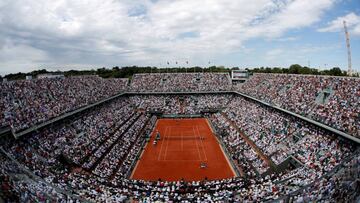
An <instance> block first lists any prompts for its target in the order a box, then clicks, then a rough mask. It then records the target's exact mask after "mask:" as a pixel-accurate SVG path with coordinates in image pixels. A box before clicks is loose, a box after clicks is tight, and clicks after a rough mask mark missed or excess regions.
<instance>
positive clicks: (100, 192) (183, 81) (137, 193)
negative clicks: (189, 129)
mask: <svg viewBox="0 0 360 203" xmlns="http://www.w3.org/2000/svg"><path fill="white" fill-rule="evenodd" d="M171 76H173V77H171ZM197 78H199V80H197ZM164 79H165V80H164ZM229 81H230V80H229V76H228V75H227V74H211V73H201V74H196V73H191V74H190V73H187V74H180V73H176V74H157V73H156V74H136V75H134V78H133V80H132V81H131V84H130V91H133V92H134V91H135V92H149V91H150V92H170V91H175V92H176V91H180V92H183V93H184V94H150V95H147V94H129V95H126V94H124V95H120V96H119V97H118V98H115V99H113V100H111V101H108V102H104V103H101V104H99V105H97V106H94V107H92V108H91V109H88V110H85V111H83V112H80V113H79V114H76V115H74V116H71V117H69V118H66V119H64V120H62V121H61V122H57V123H54V124H53V125H51V126H48V127H44V128H41V129H38V130H37V131H34V132H31V133H30V134H28V135H24V136H22V137H19V138H18V139H14V138H12V137H5V136H4V137H2V140H1V145H0V161H1V163H2V164H1V165H0V186H1V192H0V196H1V197H2V198H3V199H4V200H5V202H36V201H40V202H44V201H46V200H48V201H52V202H83V201H90V202H123V201H128V200H134V201H142V202H154V201H162V202H169V201H174V202H180V201H189V202H213V201H220V202H223V201H229V202H263V201H271V200H278V201H283V202H309V201H330V202H336V201H338V200H339V201H344V202H352V201H356V198H358V196H359V188H360V184H359V175H358V174H360V173H359V171H360V156H359V154H360V153H359V147H358V143H355V142H353V141H351V140H346V139H344V138H340V137H339V136H337V135H336V134H334V133H332V132H330V131H327V130H324V129H322V128H320V127H318V126H315V125H313V124H311V123H308V122H306V121H304V120H302V119H300V118H297V117H294V116H291V115H289V114H287V113H285V112H282V111H279V110H277V109H273V108H271V107H269V106H266V105H263V104H261V103H259V102H256V101H254V100H251V99H248V98H245V97H243V96H241V95H238V94H236V93H215V92H217V91H221V90H229V88H230V86H229ZM304 81H305V82H304ZM319 81H321V82H319ZM306 82H308V83H309V84H310V83H311V84H314V85H313V86H312V87H314V89H311V86H310V85H307V86H306V85H305V83H306ZM127 83H128V81H127V80H123V79H119V80H117V79H110V80H108V79H106V80H105V79H101V78H98V77H94V76H91V77H74V78H66V79H54V80H47V79H44V80H33V81H17V82H9V84H6V83H3V84H1V86H2V87H4V89H1V91H2V95H5V96H6V97H4V99H2V100H1V102H0V104H1V105H0V107H1V109H2V112H4V113H2V117H1V118H2V120H1V123H2V124H3V125H4V124H5V123H9V124H11V126H12V127H13V128H15V129H16V130H22V129H25V128H27V127H29V126H32V125H35V124H37V123H39V122H43V121H45V120H48V119H50V118H52V117H56V116H59V115H60V114H62V113H64V112H69V111H72V110H75V109H77V108H79V107H81V106H85V105H88V104H91V103H93V102H95V101H98V100H101V99H103V98H107V97H110V96H112V95H114V94H116V93H118V92H120V91H125V89H126V86H127ZM329 84H331V85H329ZM353 85H354V86H353ZM295 86H296V87H295ZM45 87H46V88H45ZM240 88H241V89H240V91H241V92H244V93H246V94H248V95H251V96H254V97H256V98H259V99H262V100H265V101H267V102H272V103H274V104H277V105H280V106H282V107H284V108H287V109H289V110H293V111H294V112H296V113H300V114H305V115H309V116H310V115H311V118H313V119H317V120H321V118H322V119H325V120H326V121H329V122H325V121H324V122H323V123H325V124H329V125H333V123H332V122H330V120H329V119H326V118H325V117H327V116H331V115H332V114H331V113H329V114H326V115H325V114H322V113H321V111H320V110H319V109H320V108H325V109H326V108H335V107H334V106H337V107H336V108H340V107H341V106H345V107H347V108H344V109H343V110H341V111H339V114H341V115H338V114H337V116H339V118H341V119H340V120H339V122H338V123H336V127H337V128H339V129H342V130H344V131H346V132H349V133H350V132H356V130H358V127H359V126H356V124H357V123H358V122H359V120H356V118H354V117H352V116H350V114H352V113H359V105H357V106H356V105H354V104H356V102H357V104H359V103H358V102H359V100H358V98H355V96H356V95H357V94H358V92H359V84H358V80H357V79H347V78H332V77H330V78H327V77H318V76H287V75H271V74H270V75H265V74H264V75H263V74H255V75H254V76H253V77H251V78H250V79H249V80H248V81H247V82H246V83H244V84H243V85H242V86H241V87H240ZM284 88H285V89H284ZM346 88H349V89H346ZM196 91H205V92H206V91H209V92H211V93H207V94H190V92H196ZM187 92H189V94H187ZM352 93H354V95H353V94H352ZM310 95H312V96H310ZM316 95H317V96H316ZM299 98H301V99H299ZM294 101H299V102H294ZM291 102H293V103H292V104H290V103H291ZM306 105H309V106H310V107H309V108H310V110H309V109H308V108H307V107H306ZM338 105H340V106H338ZM20 107H21V108H20ZM3 109H4V111H3ZM207 109H215V111H214V112H211V113H209V112H208V111H207ZM154 110H157V111H160V112H163V113H164V114H175V115H176V114H202V115H203V116H205V117H207V118H208V120H209V121H210V123H211V124H212V126H213V127H214V131H215V132H216V135H217V137H218V139H220V140H221V142H222V143H224V146H225V147H226V151H227V152H228V153H229V154H228V157H230V158H231V160H232V161H234V165H235V166H236V167H237V168H238V169H239V170H240V171H241V174H242V175H241V176H239V177H234V178H230V179H222V180H202V181H184V180H178V181H174V182H168V181H163V180H158V181H143V180H133V179H130V178H129V174H130V173H131V171H132V170H133V168H134V165H135V163H136V161H137V160H138V158H139V154H140V153H141V151H142V149H143V147H144V143H145V142H146V138H148V137H149V135H150V133H151V132H152V130H153V128H154V126H155V123H156V121H157V118H158V117H157V116H155V115H153V114H152V113H151V112H152V111H154ZM204 112H206V113H204ZM319 115H322V116H323V117H321V116H319ZM324 115H325V117H324ZM346 115H347V116H346ZM25 118H26V119H25ZM353 119H354V120H353ZM357 119H358V118H357ZM321 121H323V120H321ZM346 122H348V123H350V124H348V125H346ZM353 130H355V131H353ZM353 135H354V134H353ZM356 135H358V134H356Z"/></svg>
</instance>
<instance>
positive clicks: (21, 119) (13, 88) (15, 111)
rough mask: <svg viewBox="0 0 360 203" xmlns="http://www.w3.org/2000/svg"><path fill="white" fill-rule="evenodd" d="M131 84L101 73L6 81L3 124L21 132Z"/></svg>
mask: <svg viewBox="0 0 360 203" xmlns="http://www.w3.org/2000/svg"><path fill="white" fill-rule="evenodd" d="M127 84H128V80H127V79H102V78H100V77H97V76H81V77H70V78H65V79H62V78H56V79H55V78H54V79H36V80H22V81H9V82H3V83H0V90H1V99H0V109H1V112H3V113H2V114H0V126H6V125H10V126H11V127H12V129H13V130H14V131H21V130H24V129H26V128H29V127H31V126H33V125H36V124H39V123H43V122H45V121H47V120H49V119H51V118H54V117H57V116H59V115H61V114H64V113H66V112H69V111H73V110H75V109H77V108H79V107H82V106H86V105H88V104H91V103H94V102H96V101H99V100H101V99H104V98H107V97H109V96H112V95H114V94H116V93H119V92H120V91H124V90H125V89H126V87H127Z"/></svg>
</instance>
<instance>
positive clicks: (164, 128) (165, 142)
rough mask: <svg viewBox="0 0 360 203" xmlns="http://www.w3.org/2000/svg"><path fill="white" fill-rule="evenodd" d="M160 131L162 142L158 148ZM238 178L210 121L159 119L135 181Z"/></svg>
mask: <svg viewBox="0 0 360 203" xmlns="http://www.w3.org/2000/svg"><path fill="white" fill-rule="evenodd" d="M157 130H158V131H159V132H160V136H161V139H160V140H159V141H158V142H157V144H156V145H154V144H153V141H154V139H155V136H156V131H157ZM202 164H203V165H206V167H200V166H201V165H202ZM234 176H235V172H234V170H233V169H232V167H231V165H230V163H229V162H228V160H227V158H226V156H225V154H224V153H223V151H222V149H221V147H220V145H219V143H218V141H217V139H216V137H215V135H214V134H213V133H212V131H211V129H210V127H209V125H208V123H207V120H206V119H204V118H196V119H159V120H158V122H157V124H156V127H155V129H154V131H153V133H152V136H151V140H150V142H148V143H147V145H146V147H145V150H144V152H143V153H142V155H141V157H140V160H139V161H138V163H137V165H136V167H135V169H134V171H133V173H132V176H131V178H132V179H138V180H140V179H141V180H152V181H154V180H158V179H161V180H166V181H177V180H181V179H184V180H186V181H193V180H204V179H205V178H207V179H208V180H217V179H224V178H232V177H234Z"/></svg>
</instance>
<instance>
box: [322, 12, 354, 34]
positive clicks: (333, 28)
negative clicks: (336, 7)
mask: <svg viewBox="0 0 360 203" xmlns="http://www.w3.org/2000/svg"><path fill="white" fill-rule="evenodd" d="M343 21H346V25H347V27H348V29H349V32H350V34H353V35H360V16H359V15H357V14H355V13H353V12H351V13H349V14H347V15H345V16H341V17H338V18H336V19H335V20H333V21H331V22H329V23H328V25H327V26H326V27H324V28H320V29H318V31H319V32H340V31H343V29H344V24H343Z"/></svg>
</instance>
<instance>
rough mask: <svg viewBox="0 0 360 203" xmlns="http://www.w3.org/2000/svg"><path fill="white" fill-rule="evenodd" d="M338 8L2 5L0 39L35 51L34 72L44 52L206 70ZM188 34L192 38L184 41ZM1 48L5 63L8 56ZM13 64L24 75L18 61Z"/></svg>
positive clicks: (53, 61)
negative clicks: (248, 45)
mask: <svg viewBox="0 0 360 203" xmlns="http://www.w3.org/2000/svg"><path fill="white" fill-rule="evenodd" d="M335 1H336V0H317V1H313V0H252V1H251V2H249V1H247V0H236V1H234V0H204V1H193V0H158V1H151V0H139V1H132V0H121V1H112V0H108V1H104V0H77V1H71V0H57V1H48V0H36V1H35V0H3V1H2V2H1V3H0V37H1V38H3V39H5V40H6V41H8V46H10V45H13V46H17V47H19V46H24V47H29V48H31V49H32V50H30V49H24V50H23V52H21V53H20V54H19V55H17V57H18V59H19V60H20V59H21V58H23V59H24V58H25V59H26V60H28V63H29V66H31V65H32V66H36V65H38V63H35V62H34V60H31V59H30V58H28V57H22V55H24V56H31V52H35V53H38V52H39V53H42V55H40V56H37V57H40V59H36V61H42V63H43V64H45V65H60V64H69V65H72V64H76V65H79V64H84V65H87V64H93V65H99V66H111V65H128V64H138V65H149V64H151V65H159V63H160V62H161V61H166V60H172V59H174V60H179V59H186V60H189V61H192V62H193V63H192V64H197V65H201V63H202V62H201V61H207V60H203V59H204V58H208V59H210V60H211V58H212V57H214V56H217V55H224V54H226V53H230V52H232V51H234V50H241V49H243V43H244V42H245V41H246V40H249V39H253V38H270V39H273V38H274V39H278V38H281V37H282V36H283V35H284V34H285V33H286V32H287V31H289V30H292V29H299V28H302V27H307V26H311V25H312V24H314V23H316V22H318V21H319V20H320V19H321V16H322V14H323V13H324V12H325V11H326V10H328V9H329V8H330V7H331V6H332V5H333V4H334V2H335ZM357 29H359V28H357ZM190 32H191V33H194V36H195V37H187V38H186V37H185V38H184V37H179V36H181V35H182V34H183V33H190ZM0 44H1V42H0ZM15 44H16V45H15ZM3 49H4V48H1V46H0V58H4V57H6V54H5V53H4V50H3ZM24 52H29V53H24ZM9 60H13V61H14V63H10V66H11V64H14V65H13V66H16V67H17V68H21V67H20V65H21V64H20V65H19V64H17V63H16V60H17V58H16V57H15V58H11V59H9ZM4 65H9V63H8V62H6V64H5V63H4V62H3V61H1V62H0V67H2V66H4ZM29 66H27V67H29ZM27 67H23V70H24V71H27V69H26V68H27ZM7 71H8V72H11V71H12V70H11V69H8V70H7Z"/></svg>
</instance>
